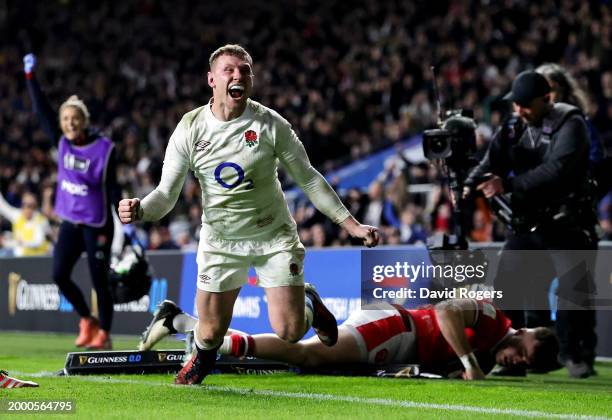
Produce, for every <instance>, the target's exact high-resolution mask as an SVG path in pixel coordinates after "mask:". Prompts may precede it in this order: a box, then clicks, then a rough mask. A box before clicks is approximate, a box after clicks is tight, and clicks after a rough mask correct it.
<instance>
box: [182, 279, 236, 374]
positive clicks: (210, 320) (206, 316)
mask: <svg viewBox="0 0 612 420" xmlns="http://www.w3.org/2000/svg"><path fill="white" fill-rule="evenodd" d="M239 293H240V288H237V289H234V290H229V291H225V292H218V293H215V292H207V291H204V290H201V289H197V292H196V307H197V309H198V323H197V325H196V328H195V330H194V342H195V350H196V351H195V354H194V355H193V357H192V358H191V360H189V362H187V364H186V365H185V366H184V367H183V368H182V369H181V371H180V372H179V373H178V374H177V376H176V379H175V383H176V384H181V385H192V384H199V383H201V382H202V380H204V378H205V377H206V376H207V375H208V374H209V373H210V372H211V371H212V370H213V368H214V366H215V360H216V357H217V349H218V348H219V346H220V345H221V343H222V342H223V337H224V335H225V333H226V331H227V329H228V328H229V324H230V322H231V320H232V313H233V311H234V303H235V302H236V298H237V297H238V294H239Z"/></svg>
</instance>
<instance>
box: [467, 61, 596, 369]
mask: <svg viewBox="0 0 612 420" xmlns="http://www.w3.org/2000/svg"><path fill="white" fill-rule="evenodd" d="M550 93H551V88H550V85H549V84H548V82H547V80H546V78H545V77H544V76H542V75H541V74H539V73H536V72H534V71H525V72H522V73H520V74H519V75H518V76H517V77H516V79H515V80H514V81H513V83H512V90H511V92H510V93H509V94H508V95H506V97H505V99H508V100H511V101H512V102H513V109H514V114H513V117H512V118H511V119H510V120H509V121H508V122H507V123H506V124H504V126H503V127H502V129H500V130H499V131H498V133H497V134H496V135H495V137H494V138H493V140H492V141H491V144H490V146H489V149H488V151H487V153H486V155H485V156H484V157H483V159H482V160H481V162H480V163H479V165H478V166H477V167H476V168H475V169H474V170H473V171H472V172H471V173H470V176H469V177H468V179H467V180H466V184H468V185H469V184H470V183H471V184H472V185H477V186H476V189H477V190H479V191H482V193H483V194H484V195H485V197H487V198H493V197H495V196H501V195H502V194H507V193H511V208H512V211H513V213H514V215H513V217H514V218H515V219H516V220H521V221H522V222H523V225H522V226H514V229H513V232H512V233H511V234H510V235H509V237H508V238H507V241H506V243H505V246H504V252H503V254H502V259H501V261H500V266H499V270H498V275H497V277H496V284H495V288H496V290H501V291H503V293H504V299H503V301H502V302H500V304H501V305H502V308H503V307H505V308H506V309H508V308H511V309H520V310H514V311H509V315H510V317H511V318H512V320H513V326H514V327H515V328H520V327H522V326H523V325H525V323H526V320H525V318H524V316H525V313H524V311H523V310H522V309H524V308H525V304H526V303H527V299H535V300H531V301H530V303H529V306H530V307H531V308H537V309H540V311H535V312H530V313H528V315H530V314H531V315H533V314H537V315H539V316H542V315H543V314H546V315H547V316H548V319H550V316H549V315H548V311H543V309H546V308H547V307H548V304H547V290H548V287H549V285H550V281H551V280H552V277H554V274H552V275H551V274H549V273H543V272H539V273H534V271H537V270H534V268H535V266H534V265H533V264H537V265H538V266H542V262H543V261H541V259H542V253H539V252H535V253H529V255H527V256H526V255H525V253H517V252H508V251H509V250H514V251H518V250H595V249H596V248H597V236H596V234H595V225H596V224H597V218H596V214H595V212H594V203H593V200H592V199H591V191H590V183H589V175H588V173H589V134H588V129H587V126H586V123H585V119H584V116H583V114H582V113H581V111H580V110H579V109H578V108H576V107H574V106H572V105H569V104H565V103H553V102H552V100H551V95H550ZM483 175H490V177H489V178H488V179H487V180H486V181H484V182H479V181H478V180H479V178H480V177H482V176H483ZM568 254H569V253H566V254H564V255H561V253H560V252H550V253H548V256H549V258H550V259H549V262H550V266H551V268H554V271H556V275H557V277H558V278H559V289H558V292H557V294H558V298H559V303H558V311H557V319H556V322H557V334H558V335H559V339H560V345H561V348H560V357H559V361H560V362H561V363H563V364H564V365H565V366H566V367H567V368H568V370H569V374H570V376H572V377H587V376H589V375H591V374H593V373H594V371H593V362H594V357H595V345H596V342H597V336H596V334H595V312H594V311H593V310H592V309H586V308H585V307H589V306H591V305H592V303H589V302H591V301H590V300H589V299H590V296H592V293H593V292H594V286H592V281H591V282H590V283H589V281H588V277H585V276H587V275H588V274H589V267H592V266H593V263H594V258H591V257H589V258H586V260H588V261H585V258H584V257H583V258H582V260H581V261H579V260H578V259H579V258H580V257H579V256H577V255H576V256H575V257H571V256H569V257H568ZM575 254H576V253H575ZM578 254H579V253H578ZM590 255H592V254H590ZM526 259H527V260H531V261H526ZM547 259H548V257H547ZM576 267H579V268H578V269H576ZM538 277H539V278H538ZM585 279H586V281H587V284H588V287H587V289H588V290H587V291H586V295H588V296H589V297H588V298H587V299H586V300H582V301H581V302H580V304H579V305H575V306H572V301H575V298H576V296H575V295H576V293H575V292H574V290H576V286H577V284H578V283H579V282H581V281H583V280H585ZM582 291H584V290H582ZM577 306H580V308H577ZM570 308H572V310H570ZM541 321H542V320H541V319H540V320H537V321H536V320H531V321H530V320H527V323H531V322H541Z"/></svg>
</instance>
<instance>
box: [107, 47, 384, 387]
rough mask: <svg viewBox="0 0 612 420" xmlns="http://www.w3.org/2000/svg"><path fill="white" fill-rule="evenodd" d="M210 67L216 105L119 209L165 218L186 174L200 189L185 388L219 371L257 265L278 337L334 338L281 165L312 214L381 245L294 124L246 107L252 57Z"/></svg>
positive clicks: (238, 51) (191, 124) (128, 218)
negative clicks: (138, 194)
mask: <svg viewBox="0 0 612 420" xmlns="http://www.w3.org/2000/svg"><path fill="white" fill-rule="evenodd" d="M209 64H210V71H209V72H208V85H209V86H210V87H211V88H212V91H213V98H212V99H211V101H210V102H209V103H208V104H207V105H205V106H203V107H200V108H197V109H195V110H193V111H191V112H189V113H187V114H185V116H184V117H183V118H182V120H181V121H180V122H179V124H178V126H177V128H176V130H175V131H174V133H173V134H172V136H171V138H170V141H169V143H168V146H167V149H166V156H165V159H164V166H163V170H162V177H161V181H160V184H159V185H158V186H157V188H156V189H155V190H154V191H153V192H151V193H150V194H149V195H147V196H146V197H145V198H144V199H143V200H142V201H140V200H139V199H137V198H132V199H125V200H122V201H121V202H120V204H119V217H120V219H121V221H122V222H123V223H131V222H133V221H136V220H145V221H153V220H159V219H161V218H162V217H163V216H164V215H166V214H167V213H168V212H169V211H170V210H171V209H172V208H173V207H174V205H175V203H176V201H177V199H178V196H179V194H180V191H181V189H182V186H183V183H184V180H185V176H186V174H187V171H188V170H192V171H193V173H194V174H195V176H196V177H197V178H198V180H199V182H200V186H201V188H202V203H203V215H202V229H201V233H200V243H199V248H198V253H197V262H198V279H197V293H196V306H197V309H198V314H199V315H200V317H199V319H200V320H199V322H198V325H197V328H196V329H195V337H194V338H195V343H196V347H197V350H198V351H197V352H196V354H195V355H194V357H193V358H192V360H191V361H190V362H189V363H187V365H186V366H185V367H184V368H183V370H182V371H181V372H179V374H178V375H177V378H176V383H179V384H194V383H200V382H201V381H202V380H203V379H204V377H205V376H206V375H207V374H208V373H209V372H210V371H211V370H212V368H213V367H214V362H215V356H216V353H217V349H218V348H219V346H220V345H221V343H222V341H223V337H224V335H225V332H226V331H227V329H228V327H229V324H230V321H231V318H232V312H233V306H234V302H235V301H236V297H237V296H238V293H239V292H240V288H241V287H242V285H244V283H245V282H246V280H247V270H248V269H249V267H250V266H253V267H254V268H255V270H256V272H257V278H258V284H259V285H260V286H262V287H264V288H265V290H266V297H267V301H268V311H269V318H270V323H271V325H272V329H273V330H274V332H275V333H276V334H277V335H278V336H279V337H280V338H282V339H283V340H286V341H289V342H296V341H298V340H299V339H300V338H302V337H303V335H304V334H305V332H306V331H307V330H308V328H310V326H312V327H313V328H314V329H315V331H316V332H317V335H318V336H319V337H320V339H321V341H322V342H323V343H325V344H326V345H328V346H332V345H334V344H335V342H336V340H337V334H338V331H337V326H336V321H335V319H334V317H333V315H332V314H331V313H330V312H329V311H328V310H327V309H326V308H325V306H324V305H323V303H322V301H321V299H320V297H319V296H318V294H317V293H316V291H315V290H314V288H312V287H311V286H307V287H306V288H305V287H304V275H303V262H304V247H303V245H302V244H301V243H300V241H299V238H298V234H297V229H296V224H295V221H294V220H293V219H292V217H291V214H290V213H289V209H288V207H287V204H286V203H285V200H284V195H283V192H282V190H281V185H280V182H279V180H278V176H277V166H278V164H279V163H280V164H281V165H282V167H283V168H284V169H285V170H286V171H287V172H288V173H289V174H290V175H291V177H292V178H293V179H294V180H295V182H296V183H297V184H298V185H299V186H300V187H301V188H302V189H303V190H304V192H305V193H306V195H307V196H308V198H309V199H310V200H311V201H312V203H313V204H314V205H315V207H316V208H317V209H319V210H320V211H321V212H322V213H324V214H325V215H326V216H328V217H329V218H330V219H331V220H333V221H334V222H335V223H338V224H340V225H341V226H342V227H343V228H344V229H346V230H347V231H348V233H349V234H350V235H351V236H353V237H356V238H361V239H363V240H364V244H365V245H366V246H375V245H376V244H377V243H378V239H379V238H378V231H377V229H376V228H375V227H373V226H367V225H362V224H361V223H359V222H358V221H357V220H355V218H354V217H353V216H351V214H350V213H349V211H348V210H347V209H346V207H344V205H343V204H342V202H341V201H340V199H339V198H338V196H337V195H336V193H335V192H334V191H333V189H332V188H331V187H330V186H329V184H328V183H327V182H326V180H325V178H324V177H323V176H322V175H321V174H320V173H319V172H317V171H316V170H315V169H314V168H313V167H312V166H311V164H310V162H309V160H308V156H307V155H306V152H305V150H304V147H303V145H302V143H301V142H300V141H299V139H298V137H297V135H296V134H295V132H294V131H293V130H292V128H291V125H290V124H289V123H288V122H287V121H286V120H285V119H284V118H282V117H281V116H280V115H279V114H278V113H277V112H275V111H273V110H271V109H269V108H267V107H265V106H263V105H261V104H259V103H257V102H255V101H253V100H251V99H249V96H250V94H251V91H252V88H253V77H254V75H253V70H252V67H253V61H252V59H251V56H250V55H249V53H248V52H247V51H246V50H245V49H244V48H242V47H241V46H239V45H226V46H223V47H221V48H219V49H217V50H216V51H215V52H213V54H212V55H211V56H210V59H209ZM304 307H305V308H306V309H305V310H304Z"/></svg>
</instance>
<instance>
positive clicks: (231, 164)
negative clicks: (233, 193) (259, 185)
mask: <svg viewBox="0 0 612 420" xmlns="http://www.w3.org/2000/svg"><path fill="white" fill-rule="evenodd" d="M224 169H233V170H234V171H235V172H236V175H237V176H238V178H237V179H236V180H235V181H234V182H232V183H229V182H226V180H224V179H223V178H221V172H222V171H223V170H224ZM226 173H227V172H226ZM215 180H216V181H217V182H218V183H219V184H220V185H221V186H222V187H224V188H227V189H228V190H231V189H232V188H236V187H237V186H238V185H240V184H241V183H242V181H244V182H245V184H246V187H245V189H246V190H252V189H253V188H255V186H254V185H253V180H252V179H244V169H242V167H241V166H240V165H238V164H237V163H234V162H223V163H221V164H219V166H217V167H216V168H215Z"/></svg>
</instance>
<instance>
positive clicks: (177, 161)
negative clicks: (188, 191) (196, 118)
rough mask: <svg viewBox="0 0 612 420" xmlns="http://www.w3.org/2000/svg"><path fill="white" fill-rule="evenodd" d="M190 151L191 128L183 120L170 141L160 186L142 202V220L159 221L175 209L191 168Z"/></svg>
mask: <svg viewBox="0 0 612 420" xmlns="http://www.w3.org/2000/svg"><path fill="white" fill-rule="evenodd" d="M189 150H190V148H189V127H188V125H187V123H186V121H185V118H183V119H182V120H181V121H180V122H179V124H178V125H177V127H176V129H175V130H174V133H172V136H171V137H170V140H169V141H168V146H167V147H166V155H165V157H164V164H163V167H162V174H161V179H160V181H159V185H158V186H157V188H155V189H154V190H153V191H152V192H151V193H149V194H148V195H147V196H146V197H145V198H144V199H143V200H142V202H141V208H142V220H144V221H155V220H159V219H161V218H162V217H164V216H165V215H166V214H168V213H169V212H170V210H172V209H173V208H174V205H175V204H176V202H177V200H178V197H179V195H180V193H181V190H182V188H183V184H184V183H185V177H186V176H187V170H188V169H189V166H190V152H189Z"/></svg>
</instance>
